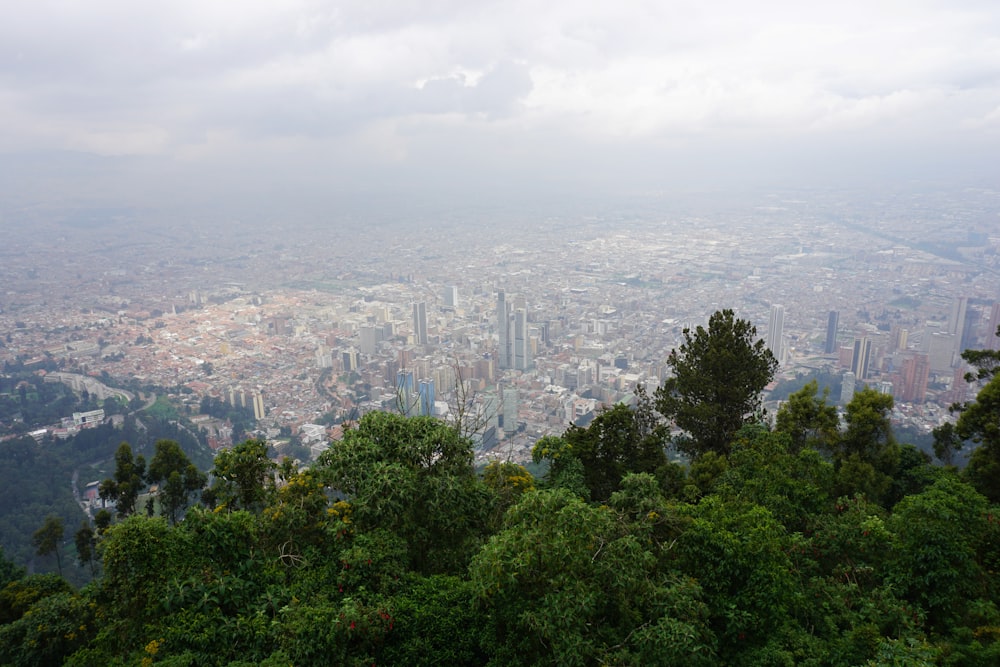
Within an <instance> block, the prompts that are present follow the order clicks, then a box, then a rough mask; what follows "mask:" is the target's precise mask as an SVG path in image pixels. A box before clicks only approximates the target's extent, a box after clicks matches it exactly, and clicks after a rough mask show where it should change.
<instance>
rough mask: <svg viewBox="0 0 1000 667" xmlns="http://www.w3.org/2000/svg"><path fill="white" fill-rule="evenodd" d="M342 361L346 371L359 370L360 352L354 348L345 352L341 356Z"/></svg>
mask: <svg viewBox="0 0 1000 667" xmlns="http://www.w3.org/2000/svg"><path fill="white" fill-rule="evenodd" d="M341 359H342V361H343V364H344V370H345V371H348V372H350V371H356V370H358V351H357V350H355V349H354V348H353V347H352V348H349V349H347V350H345V351H344V352H343V353H342V355H341Z"/></svg>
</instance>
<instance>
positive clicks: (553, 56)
mask: <svg viewBox="0 0 1000 667" xmlns="http://www.w3.org/2000/svg"><path fill="white" fill-rule="evenodd" d="M997 35H1000V6H997V5H996V3H993V2H988V1H986V0H950V1H946V0H909V1H903V0H889V1H887V2H880V3H871V2H861V1H860V0H844V1H843V2H840V3H837V4H836V5H829V4H827V5H822V4H815V3H803V2H801V1H792V0H764V1H762V2H757V3H749V4H748V3H746V2H742V1H738V0H705V1H704V2H690V1H682V0H648V1H644V0H634V1H627V2H621V3H607V2H597V1H596V0H576V1H573V2H571V1H569V0H553V1H552V2H546V3H542V4H539V3H535V2H526V1H524V0H509V1H507V2H499V1H498V0H496V1H494V0H489V1H483V0H466V1H462V2H459V1H457V0H455V1H451V0H424V1H420V2H418V1H415V0H414V1H410V2H406V1H402V2H400V1H393V2H389V1H388V0H370V1H368V2H350V3H348V2H343V3H329V2H323V1H320V0H283V1H278V0H273V1H270V0H244V1H243V2H240V3H239V5H238V7H236V6H234V5H231V4H229V3H206V2H203V1H201V0H174V1H172V2H169V3H152V4H149V3H135V2H130V1H128V0H91V1H90V2H86V3H64V2H56V1H55V0H39V1H38V2H32V3H19V4H18V5H17V6H16V7H15V6H7V7H5V8H3V9H0V123H2V124H3V127H4V128H5V131H4V132H3V133H0V151H13V150H18V151H33V150H37V151H41V150H79V151H86V152H93V153H95V154H102V155H145V156H159V157H161V158H162V159H164V160H165V161H168V162H169V161H177V163H179V164H181V163H182V164H184V165H185V168H188V169H197V168H198V165H204V166H205V168H206V169H208V168H209V165H211V164H224V163H229V162H231V161H232V160H233V156H237V155H238V156H240V157H239V160H241V161H242V162H244V163H246V162H247V161H253V159H254V158H255V157H256V158H257V159H259V160H261V161H265V160H269V159H273V158H274V156H275V155H278V156H281V157H280V159H282V160H284V159H286V158H285V157H284V156H288V158H287V159H288V160H289V161H292V160H293V158H294V157H295V156H296V155H297V156H298V159H299V160H300V161H301V162H302V163H303V164H305V163H310V164H326V165H330V164H333V163H335V164H337V165H339V166H338V167H337V168H338V169H341V170H342V171H343V172H344V173H347V174H349V173H350V170H351V165H356V164H364V165H372V166H371V169H373V170H376V171H373V172H372V174H373V175H372V179H375V178H376V177H377V169H378V168H379V167H378V165H386V166H385V169H387V170H388V171H385V172H384V175H385V179H384V180H385V182H386V183H387V184H388V183H391V182H392V179H407V178H413V177H414V176H413V175H414V174H426V173H427V172H429V171H430V170H434V169H445V170H447V175H445V176H443V177H442V179H441V180H442V181H447V180H448V179H449V178H454V177H455V175H456V174H457V173H461V176H462V178H463V179H465V178H471V177H472V174H474V173H477V172H478V173H481V174H482V180H484V181H485V180H488V179H490V178H495V177H497V175H498V174H502V175H516V174H518V173H522V174H527V173H529V172H530V173H532V174H533V178H536V179H537V178H539V177H546V176H549V177H551V178H552V179H553V180H562V179H566V178H572V177H573V174H576V175H577V177H579V178H580V180H581V181H588V182H589V180H590V178H591V177H590V176H589V175H586V174H584V173H583V171H584V170H591V171H593V170H597V171H600V172H601V173H603V172H604V170H605V165H607V164H612V163H614V164H617V165H619V166H620V169H619V170H618V172H617V173H620V174H621V177H622V178H623V179H624V178H627V175H628V174H634V175H636V176H643V177H646V175H648V173H650V170H649V169H648V165H650V164H658V163H662V162H668V161H670V160H673V159H678V158H679V157H680V156H681V155H685V156H687V157H688V158H690V159H702V158H701V157H700V156H702V155H705V154H717V155H720V156H721V155H723V154H725V153H726V151H733V154H734V155H735V154H736V152H737V151H744V153H742V154H744V155H755V154H757V153H759V152H760V150H762V149H763V147H772V150H773V147H774V146H776V145H781V144H782V143H788V142H795V144H796V145H798V146H815V147H817V149H819V147H825V146H829V145H838V146H842V147H845V149H846V148H850V147H851V146H856V147H857V148H858V151H859V154H860V152H864V151H866V150H868V148H869V147H870V146H871V144H872V142H873V141H874V142H886V144H885V145H886V146H889V145H890V144H891V145H900V144H903V143H909V144H911V145H913V146H917V147H920V146H924V147H926V152H927V153H928V154H931V153H933V152H934V151H936V150H938V148H939V147H940V145H941V142H943V141H954V142H957V143H956V145H961V146H963V147H966V146H967V147H969V150H971V151H975V150H980V151H983V152H986V151H988V150H991V149H995V148H996V146H995V145H994V144H991V143H990V141H995V138H996V132H995V131H992V130H991V129H990V128H995V126H996V113H997V112H996V110H997V109H998V108H1000V74H998V72H1000V38H998V37H997ZM978 134H985V135H987V136H988V137H989V138H990V140H989V141H985V142H983V141H978V142H977V141H976V139H978ZM977 145H978V146H979V147H978V148H977V147H976V146H977ZM754 146H756V147H757V148H751V147H754ZM727 147H731V148H727ZM802 150H804V149H802ZM331 154H332V155H336V156H337V157H336V159H335V160H332V161H331V158H329V155H331ZM692 156H699V157H697V158H695V157H692ZM720 159H723V158H721V157H720ZM956 159H958V158H956ZM730 162H739V160H731V161H730ZM165 164H167V163H165ZM542 165H546V168H551V169H559V170H561V173H558V174H555V173H553V174H547V173H540V170H541V169H542ZM390 166H391V168H390ZM289 168H292V167H289ZM707 171H711V170H710V169H707Z"/></svg>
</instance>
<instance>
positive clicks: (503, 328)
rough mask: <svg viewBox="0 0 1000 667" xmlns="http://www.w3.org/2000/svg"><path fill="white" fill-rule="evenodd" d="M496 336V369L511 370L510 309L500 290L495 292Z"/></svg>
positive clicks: (505, 296) (504, 295)
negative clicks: (497, 338)
mask: <svg viewBox="0 0 1000 667" xmlns="http://www.w3.org/2000/svg"><path fill="white" fill-rule="evenodd" d="M497 334H498V336H499V338H500V340H499V342H498V344H497V368H500V369H508V368H511V367H512V366H513V365H514V364H513V359H512V358H511V357H512V355H511V351H512V345H511V343H512V341H511V339H510V308H509V306H508V305H507V294H506V293H505V292H504V291H503V290H502V289H498V290H497Z"/></svg>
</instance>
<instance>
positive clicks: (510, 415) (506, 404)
mask: <svg viewBox="0 0 1000 667" xmlns="http://www.w3.org/2000/svg"><path fill="white" fill-rule="evenodd" d="M503 430H504V433H507V434H511V433H513V432H514V431H516V430H517V387H504V388H503Z"/></svg>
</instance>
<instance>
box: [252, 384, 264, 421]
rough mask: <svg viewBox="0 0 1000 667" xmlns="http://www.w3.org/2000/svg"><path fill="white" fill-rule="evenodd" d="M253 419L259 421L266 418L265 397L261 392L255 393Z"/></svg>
mask: <svg viewBox="0 0 1000 667" xmlns="http://www.w3.org/2000/svg"><path fill="white" fill-rule="evenodd" d="M253 418H254V419H256V420H257V421H260V420H261V419H263V418H264V396H263V395H262V394H261V393H260V392H259V391H255V392H254V393H253Z"/></svg>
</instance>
